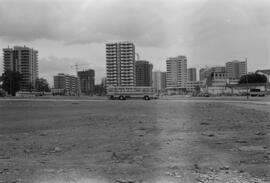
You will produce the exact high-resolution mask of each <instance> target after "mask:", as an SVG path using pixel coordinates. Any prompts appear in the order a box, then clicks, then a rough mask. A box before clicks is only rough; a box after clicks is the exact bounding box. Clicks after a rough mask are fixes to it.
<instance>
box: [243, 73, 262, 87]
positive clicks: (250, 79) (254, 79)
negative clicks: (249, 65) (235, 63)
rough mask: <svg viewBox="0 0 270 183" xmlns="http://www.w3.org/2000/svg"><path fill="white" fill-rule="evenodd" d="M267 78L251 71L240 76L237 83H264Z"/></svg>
mask: <svg viewBox="0 0 270 183" xmlns="http://www.w3.org/2000/svg"><path fill="white" fill-rule="evenodd" d="M266 82H267V78H266V76H264V75H261V74H258V73H252V74H247V75H243V76H241V78H240V80H239V84H246V83H266Z"/></svg>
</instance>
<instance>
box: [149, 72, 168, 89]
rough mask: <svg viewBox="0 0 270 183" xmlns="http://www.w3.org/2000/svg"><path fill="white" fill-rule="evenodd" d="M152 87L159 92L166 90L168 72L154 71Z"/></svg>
mask: <svg viewBox="0 0 270 183" xmlns="http://www.w3.org/2000/svg"><path fill="white" fill-rule="evenodd" d="M152 79H153V83H152V87H153V88H155V89H156V90H157V91H158V92H164V91H165V88H166V72H161V71H154V72H153V73H152Z"/></svg>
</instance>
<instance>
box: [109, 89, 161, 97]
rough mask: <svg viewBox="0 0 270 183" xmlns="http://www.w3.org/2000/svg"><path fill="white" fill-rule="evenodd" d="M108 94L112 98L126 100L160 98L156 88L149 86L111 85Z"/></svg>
mask: <svg viewBox="0 0 270 183" xmlns="http://www.w3.org/2000/svg"><path fill="white" fill-rule="evenodd" d="M107 96H108V98H109V99H111V100H114V99H119V100H126V99H127V98H141V99H144V100H150V99H157V98H158V95H157V92H156V90H155V89H154V88H152V87H147V86H109V87H108V88H107Z"/></svg>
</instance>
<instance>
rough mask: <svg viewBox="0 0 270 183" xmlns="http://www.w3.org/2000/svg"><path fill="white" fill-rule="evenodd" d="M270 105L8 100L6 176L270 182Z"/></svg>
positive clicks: (1, 150)
mask: <svg viewBox="0 0 270 183" xmlns="http://www.w3.org/2000/svg"><path fill="white" fill-rule="evenodd" d="M269 111H270V105H269V103H267V102H265V103H264V102H263V100H260V102H257V103H256V102H255V100H253V101H252V102H245V101H229V100H226V101H224V100H215V101H213V100H211V99H208V100H151V101H142V100H127V101H109V100H97V101H94V100H93V101H83V100H71V101H66V100H61V99H57V100H50V101H46V100H37V101H33V100H31V101H28V100H21V101H20V100H19V101H16V100H0V183H4V182H10V183H11V182H13V183H15V182H27V183H28V182H29V183H43V182H44V183H45V182H46V183H47V182H48V183H52V182H79V183H85V182H94V183H95V182H102V183H103V182H104V183H107V182H118V183H135V182H136V183H142V182H145V183H146V182H147V183H148V182H150V183H158V182H160V183H161V182H165V183H166V182H170V183H174V182H183V183H188V182H213V183H214V182H224V183H229V182H232V183H233V182H243V183H244V182H248V183H249V182H254V183H255V182H270V141H269V140H270V120H269V119H270V112H269Z"/></svg>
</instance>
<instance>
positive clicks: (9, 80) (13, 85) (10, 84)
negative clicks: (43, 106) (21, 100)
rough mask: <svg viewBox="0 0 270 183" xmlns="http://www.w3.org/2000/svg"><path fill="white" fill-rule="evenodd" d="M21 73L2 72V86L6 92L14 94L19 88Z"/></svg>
mask: <svg viewBox="0 0 270 183" xmlns="http://www.w3.org/2000/svg"><path fill="white" fill-rule="evenodd" d="M21 80H22V75H21V74H20V73H19V72H15V71H5V72H4V73H3V74H2V81H3V84H2V88H3V89H4V90H5V91H6V92H8V94H10V95H12V96H15V94H16V92H17V91H19V90H20V81H21Z"/></svg>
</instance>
